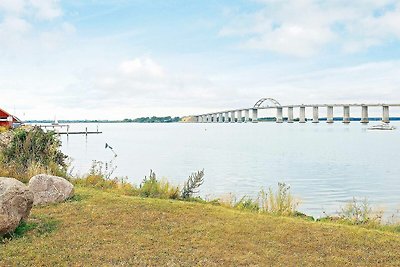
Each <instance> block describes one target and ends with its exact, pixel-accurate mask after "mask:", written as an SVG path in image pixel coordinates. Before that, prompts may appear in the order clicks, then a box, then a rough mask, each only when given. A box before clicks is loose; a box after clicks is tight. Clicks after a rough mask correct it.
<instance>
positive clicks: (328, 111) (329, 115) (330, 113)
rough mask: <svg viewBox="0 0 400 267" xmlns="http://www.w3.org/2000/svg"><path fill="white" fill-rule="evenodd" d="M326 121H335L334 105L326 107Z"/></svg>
mask: <svg viewBox="0 0 400 267" xmlns="http://www.w3.org/2000/svg"><path fill="white" fill-rule="evenodd" d="M326 123H333V106H327V107H326Z"/></svg>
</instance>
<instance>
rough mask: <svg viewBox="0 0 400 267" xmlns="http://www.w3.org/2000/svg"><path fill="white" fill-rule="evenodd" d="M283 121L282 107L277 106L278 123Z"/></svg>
mask: <svg viewBox="0 0 400 267" xmlns="http://www.w3.org/2000/svg"><path fill="white" fill-rule="evenodd" d="M282 122H283V111H282V107H277V108H276V123H282Z"/></svg>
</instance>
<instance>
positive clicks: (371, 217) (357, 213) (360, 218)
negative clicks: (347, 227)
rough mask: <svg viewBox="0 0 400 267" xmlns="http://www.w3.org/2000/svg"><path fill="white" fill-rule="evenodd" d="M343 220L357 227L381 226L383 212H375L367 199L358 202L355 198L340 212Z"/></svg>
mask: <svg viewBox="0 0 400 267" xmlns="http://www.w3.org/2000/svg"><path fill="white" fill-rule="evenodd" d="M339 217H340V219H342V220H345V221H348V222H350V223H352V224H357V225H380V224H381V223H382V217H383V211H375V210H373V209H372V207H371V205H370V203H369V202H368V200H367V199H366V198H364V199H363V200H361V201H360V200H357V199H356V198H355V197H353V199H352V201H350V202H348V203H347V204H346V205H345V206H344V207H343V208H342V209H341V211H340V212H339Z"/></svg>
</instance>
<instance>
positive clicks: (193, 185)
mask: <svg viewBox="0 0 400 267" xmlns="http://www.w3.org/2000/svg"><path fill="white" fill-rule="evenodd" d="M203 183H204V170H201V171H198V172H195V173H192V174H191V175H190V176H189V178H188V180H187V181H186V182H185V184H184V185H183V188H182V190H181V198H182V199H189V198H191V197H193V195H194V194H197V193H198V192H199V191H198V190H197V189H198V188H199V187H200V186H201V185H202V184H203Z"/></svg>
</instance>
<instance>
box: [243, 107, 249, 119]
mask: <svg viewBox="0 0 400 267" xmlns="http://www.w3.org/2000/svg"><path fill="white" fill-rule="evenodd" d="M249 120H250V111H249V110H248V109H245V110H244V122H249Z"/></svg>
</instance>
